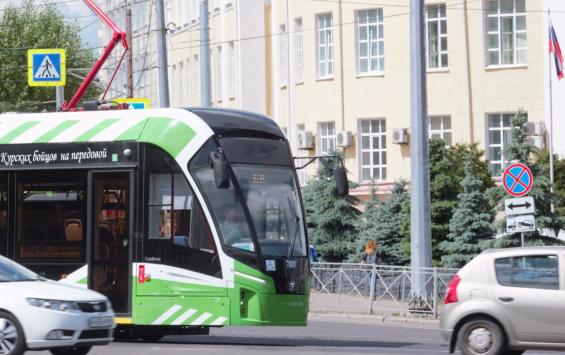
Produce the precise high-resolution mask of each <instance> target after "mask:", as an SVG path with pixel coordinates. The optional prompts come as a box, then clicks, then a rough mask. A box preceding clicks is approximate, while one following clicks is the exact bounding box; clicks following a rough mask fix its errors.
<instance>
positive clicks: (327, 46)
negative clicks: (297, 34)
mask: <svg viewBox="0 0 565 355" xmlns="http://www.w3.org/2000/svg"><path fill="white" fill-rule="evenodd" d="M332 25H333V21H332V14H331V13H329V14H320V15H317V16H316V47H317V50H316V59H317V62H318V63H317V64H318V65H317V74H318V78H322V79H323V78H328V77H332V76H333V64H334V54H333V30H332Z"/></svg>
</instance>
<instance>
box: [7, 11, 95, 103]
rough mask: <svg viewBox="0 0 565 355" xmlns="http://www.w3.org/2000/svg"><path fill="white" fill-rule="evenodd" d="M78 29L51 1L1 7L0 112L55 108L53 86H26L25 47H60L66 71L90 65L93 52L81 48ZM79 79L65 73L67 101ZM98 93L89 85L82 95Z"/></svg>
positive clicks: (79, 82)
mask: <svg viewBox="0 0 565 355" xmlns="http://www.w3.org/2000/svg"><path fill="white" fill-rule="evenodd" d="M79 30H80V29H79V27H78V25H77V24H76V23H73V24H69V23H66V22H65V19H64V16H63V15H62V14H61V13H60V12H58V10H57V9H56V7H55V6H54V5H52V4H51V5H49V4H48V5H39V6H38V5H37V4H34V2H33V1H32V0H24V1H22V2H18V3H17V5H15V6H14V5H9V6H7V7H6V8H5V9H4V11H3V12H2V16H1V17H0V92H1V93H2V97H1V98H0V112H6V111H28V112H33V111H41V110H45V109H47V110H50V111H53V110H54V109H55V103H54V102H53V101H54V100H55V89H54V88H52V87H30V86H28V83H27V76H28V74H27V72H28V68H27V50H28V49H33V48H64V49H65V50H66V55H67V61H66V66H67V71H68V69H70V68H90V67H91V66H92V64H93V63H94V52H93V51H92V50H89V49H85V48H81V41H80V33H79ZM81 82H82V80H81V79H78V78H75V77H73V76H69V75H67V85H66V86H65V98H66V99H67V100H69V99H70V98H71V97H72V95H74V93H75V92H76V89H77V88H78V86H79V85H80V84H81ZM99 93H100V89H99V88H97V87H92V86H91V87H90V88H89V90H88V91H87V93H86V95H85V98H86V99H92V98H95V97H96V96H97V95H98V94H99ZM50 101H51V102H50ZM47 102H49V103H47Z"/></svg>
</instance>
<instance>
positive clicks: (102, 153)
mask: <svg viewBox="0 0 565 355" xmlns="http://www.w3.org/2000/svg"><path fill="white" fill-rule="evenodd" d="M137 150H138V149H137V144H136V143H131V142H123V143H106V144H102V143H90V144H57V145H49V146H47V145H41V144H29V145H18V146H0V169H6V168H8V169H10V168H11V169H14V168H24V167H32V166H50V165H91V164H113V163H125V162H132V161H136V160H137Z"/></svg>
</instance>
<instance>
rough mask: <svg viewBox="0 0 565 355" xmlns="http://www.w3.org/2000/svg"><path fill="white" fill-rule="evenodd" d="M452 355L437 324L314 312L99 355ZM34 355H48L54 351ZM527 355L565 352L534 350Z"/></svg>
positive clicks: (97, 353)
mask: <svg viewBox="0 0 565 355" xmlns="http://www.w3.org/2000/svg"><path fill="white" fill-rule="evenodd" d="M183 352H187V353H192V354H229V355H238V354H242V355H243V354H266V353H268V354H281V355H282V354H293V355H295V354H320V355H327V354H391V355H400V354H403V355H411V354H418V355H432V354H447V353H448V350H447V343H446V342H445V341H443V339H442V338H441V336H440V334H439V332H438V330H437V326H436V325H435V324H433V323H430V324H411V325H406V324H394V323H388V322H386V323H382V322H376V321H372V320H370V319H368V318H345V317H335V316H312V317H311V318H310V321H309V325H308V326H307V327H226V328H219V329H213V330H212V331H211V334H210V336H192V337H187V336H169V337H166V338H164V339H163V340H162V341H160V342H159V343H142V342H114V343H113V344H111V345H109V346H106V347H97V348H94V349H93V350H92V352H91V353H90V354H93V355H114V354H115V355H129V354H132V355H133V354H135V355H145V354H181V353H183ZM30 354H34V355H35V354H37V355H44V354H45V355H47V354H49V353H48V352H34V353H30ZM526 354H539V355H542V354H543V355H549V354H559V353H557V352H543V351H532V352H527V353H526Z"/></svg>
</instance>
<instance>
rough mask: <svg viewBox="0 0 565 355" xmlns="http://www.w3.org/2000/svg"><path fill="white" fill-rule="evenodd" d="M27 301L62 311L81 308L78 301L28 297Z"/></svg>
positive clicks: (40, 306)
mask: <svg viewBox="0 0 565 355" xmlns="http://www.w3.org/2000/svg"><path fill="white" fill-rule="evenodd" d="M27 303H29V304H30V305H32V306H34V307H39V308H45V309H51V310H54V311H60V312H68V311H78V310H80V308H79V307H78V306H77V305H76V303H74V302H69V301H60V300H47V299H43V298H27Z"/></svg>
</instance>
